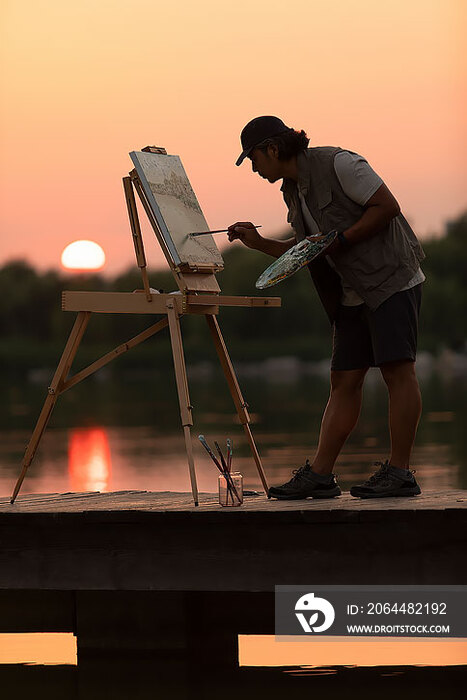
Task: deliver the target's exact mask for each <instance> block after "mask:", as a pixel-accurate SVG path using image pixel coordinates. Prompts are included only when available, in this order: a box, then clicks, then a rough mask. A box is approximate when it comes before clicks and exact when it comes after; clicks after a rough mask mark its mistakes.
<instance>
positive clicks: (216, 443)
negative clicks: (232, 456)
mask: <svg viewBox="0 0 467 700" xmlns="http://www.w3.org/2000/svg"><path fill="white" fill-rule="evenodd" d="M214 444H215V446H216V450H217V453H218V455H219V457H220V458H221V463H222V468H223V469H224V471H228V467H227V462H226V461H225V459H224V455H223V454H222V450H221V448H220V446H219V443H218V442H216V440H214Z"/></svg>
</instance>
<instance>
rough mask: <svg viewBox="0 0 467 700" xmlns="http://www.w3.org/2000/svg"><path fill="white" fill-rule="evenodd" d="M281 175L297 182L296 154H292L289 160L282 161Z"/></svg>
mask: <svg viewBox="0 0 467 700" xmlns="http://www.w3.org/2000/svg"><path fill="white" fill-rule="evenodd" d="M282 177H283V178H289V179H290V180H295V182H298V167H297V156H293V157H292V158H291V159H290V160H285V161H284V163H283V166H282Z"/></svg>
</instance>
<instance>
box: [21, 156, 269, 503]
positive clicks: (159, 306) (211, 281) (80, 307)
mask: <svg viewBox="0 0 467 700" xmlns="http://www.w3.org/2000/svg"><path fill="white" fill-rule="evenodd" d="M142 150H143V151H146V152H149V153H159V154H163V155H166V154H167V152H166V150H165V149H163V148H159V147H156V146H146V148H143V149H142ZM123 187H124V191H125V198H126V203H127V208H128V216H129V219H130V227H131V232H132V236H133V243H134V247H135V253H136V260H137V263H138V267H139V268H140V270H141V275H142V280H143V290H138V291H141V292H142V293H134V292H133V293H127V292H125V293H119V292H68V291H65V292H63V294H62V310H63V311H75V312H78V315H77V317H76V320H75V323H74V325H73V328H72V330H71V333H70V335H69V338H68V341H67V343H66V346H65V349H64V351H63V354H62V357H61V359H60V362H59V364H58V367H57V369H56V371H55V374H54V376H53V379H52V383H51V384H50V387H49V388H48V394H47V398H46V400H45V402H44V405H43V407H42V411H41V413H40V415H39V418H38V420H37V423H36V426H35V428H34V431H33V433H32V435H31V438H30V440H29V444H28V446H27V448H26V452H25V455H24V458H23V463H22V469H21V473H20V476H19V478H18V481H17V482H16V486H15V489H14V491H13V495H12V497H11V503H14V501H15V499H16V497H17V495H18V493H19V490H20V488H21V484H22V483H23V480H24V477H25V476H26V472H27V470H28V467H29V465H30V464H31V462H32V460H33V458H34V455H35V453H36V450H37V447H38V445H39V442H40V440H41V438H42V435H43V434H44V431H45V429H46V427H47V424H48V422H49V419H50V416H51V414H52V411H53V409H54V406H55V404H56V402H57V399H58V397H59V396H60V394H63V392H65V391H67V390H68V389H71V387H73V386H75V385H76V384H78V383H79V382H81V381H82V380H83V379H85V378H86V377H89V376H90V375H91V374H93V373H94V372H96V371H97V370H98V369H100V368H101V367H103V366H104V365H106V364H108V363H109V362H111V361H112V360H113V359H115V358H116V357H119V356H120V355H122V354H123V353H125V352H128V350H130V349H131V348H133V347H135V346H136V345H139V344H140V343H142V342H143V341H145V340H147V339H148V338H150V337H151V336H153V335H155V334H156V333H158V332H159V331H161V330H162V329H163V328H165V327H166V326H168V327H169V333H170V340H171V345H172V354H173V361H174V369H175V377H176V383H177V391H178V398H179V403H180V415H181V420H182V427H183V432H184V437H185V446H186V452H187V458H188V467H189V472H190V480H191V490H192V494H193V500H194V504H195V506H197V505H198V487H197V483H196V473H195V466H194V460H193V446H192V442H191V433H190V428H191V426H192V425H193V417H192V409H193V407H192V405H191V403H190V395H189V391H188V381H187V375H186V367H185V358H184V352H183V341H182V335H181V330H180V318H181V317H182V316H184V315H191V314H195V315H201V316H204V318H205V319H206V321H207V324H208V327H209V330H210V332H211V336H212V339H213V342H214V346H215V348H216V351H217V354H218V357H219V360H220V363H221V366H222V369H223V371H224V374H225V377H226V379H227V383H228V386H229V389H230V393H231V395H232V398H233V401H234V404H235V408H236V410H237V414H238V417H239V419H240V423H241V424H242V425H243V428H244V431H245V434H246V436H247V439H248V442H249V445H250V448H251V451H252V454H253V458H254V460H255V463H256V467H257V469H258V474H259V476H260V479H261V483H262V484H263V488H264V490H265V493H266V494H267V492H268V485H267V481H266V476H265V474H264V470H263V467H262V464H261V458H260V456H259V454H258V450H257V449H256V445H255V441H254V439H253V435H252V433H251V429H250V416H249V414H248V405H247V404H246V402H245V400H244V398H243V396H242V393H241V391H240V387H239V385H238V381H237V377H236V375H235V371H234V368H233V366H232V363H231V361H230V357H229V354H228V351H227V347H226V345H225V342H224V339H223V337H222V334H221V331H220V328H219V324H218V322H217V318H216V316H217V314H218V313H219V307H221V306H248V307H261V308H266V307H267V308H269V307H277V306H280V305H281V300H280V297H235V296H221V295H220V288H219V285H218V283H217V280H216V276H215V275H216V272H219V270H221V269H222V266H219V265H216V264H203V265H191V264H189V265H178V266H176V265H175V264H174V263H173V260H172V256H171V255H170V251H169V250H168V249H167V245H166V241H165V240H164V238H163V236H162V235H161V233H160V230H159V227H158V224H157V221H156V219H155V217H154V213H153V211H152V209H151V206H150V204H149V202H148V200H147V198H146V195H145V192H144V190H143V187H142V185H141V181H140V179H139V177H138V174H137V172H136V170H132V171H131V172H130V174H129V176H128V177H124V178H123ZM134 189H135V190H136V192H137V193H138V196H139V198H140V200H141V203H142V205H143V207H144V209H145V211H146V214H147V216H148V219H149V221H150V223H151V225H152V227H153V229H154V232H155V234H156V236H157V239H158V241H159V243H160V245H161V248H162V250H163V251H164V254H165V256H166V258H167V261H168V263H169V266H170V269H171V271H172V273H173V275H174V278H175V281H176V283H177V286H178V288H179V290H180V292H181V293H180V294H154V293H152V292H151V289H150V287H149V280H148V274H147V267H146V256H145V252H144V246H143V239H142V235H141V228H140V224H139V219H138V211H137V207H136V201H135V196H134ZM92 313H111V314H122V313H123V314H163V315H164V316H165V318H163V319H162V320H160V321H158V322H157V323H155V324H153V325H151V326H149V328H147V329H146V330H145V331H143V332H142V333H139V334H138V335H136V336H134V337H133V338H131V339H130V340H128V341H127V342H126V343H123V344H122V345H119V346H118V347H116V348H115V349H114V350H111V351H110V352H108V353H106V354H105V355H103V356H102V357H101V358H99V359H98V360H96V361H95V362H93V363H91V364H90V365H89V366H88V367H86V368H84V369H82V370H81V371H80V372H77V373H76V374H74V375H73V376H71V377H69V376H68V375H69V372H70V369H71V366H72V363H73V360H74V358H75V355H76V353H77V351H78V348H79V345H80V343H81V340H82V338H83V335H84V332H85V330H86V326H87V325H88V323H89V319H90V317H91V314H92Z"/></svg>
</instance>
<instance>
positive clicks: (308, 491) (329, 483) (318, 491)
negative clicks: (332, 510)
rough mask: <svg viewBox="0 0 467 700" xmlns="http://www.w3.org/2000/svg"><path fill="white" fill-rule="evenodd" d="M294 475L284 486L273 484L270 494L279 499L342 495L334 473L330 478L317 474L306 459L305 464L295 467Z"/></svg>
mask: <svg viewBox="0 0 467 700" xmlns="http://www.w3.org/2000/svg"><path fill="white" fill-rule="evenodd" d="M292 474H293V477H292V478H291V479H290V481H287V483H285V484H282V486H271V488H270V489H269V491H268V496H272V498H278V499H279V500H298V499H300V498H308V497H309V496H311V498H334V496H340V495H341V490H340V488H339V486H338V485H337V482H336V477H335V475H334V474H330V475H329V478H328V479H326V478H325V477H322V476H321V474H316V472H314V471H313V470H312V468H311V465H310V462H309V461H308V460H306V463H305V466H303V467H300V469H295V470H294V471H293V472H292Z"/></svg>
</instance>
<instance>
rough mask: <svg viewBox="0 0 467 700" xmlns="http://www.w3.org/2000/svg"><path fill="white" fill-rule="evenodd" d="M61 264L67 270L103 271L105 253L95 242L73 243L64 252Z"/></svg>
mask: <svg viewBox="0 0 467 700" xmlns="http://www.w3.org/2000/svg"><path fill="white" fill-rule="evenodd" d="M61 262H62V265H63V267H64V268H65V269H66V270H101V269H102V268H103V267H104V265H105V253H104V251H103V250H102V248H101V247H100V245H99V244H98V243H95V242H94V241H73V243H70V244H69V245H67V247H66V248H65V250H64V251H63V253H62V257H61Z"/></svg>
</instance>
